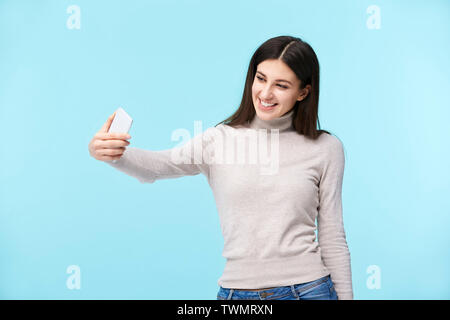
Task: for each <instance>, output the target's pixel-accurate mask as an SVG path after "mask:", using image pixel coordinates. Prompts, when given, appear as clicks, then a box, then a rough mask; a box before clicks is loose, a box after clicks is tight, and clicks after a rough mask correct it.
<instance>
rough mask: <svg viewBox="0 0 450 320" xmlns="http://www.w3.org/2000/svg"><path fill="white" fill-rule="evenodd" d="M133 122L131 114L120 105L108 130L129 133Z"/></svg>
mask: <svg viewBox="0 0 450 320" xmlns="http://www.w3.org/2000/svg"><path fill="white" fill-rule="evenodd" d="M132 123H133V119H132V118H131V117H130V116H129V114H128V113H126V112H125V110H123V109H122V108H120V107H119V108H118V109H117V110H116V115H115V116H114V120H113V122H112V123H111V126H110V127H109V131H108V132H119V133H128V131H129V130H130V128H131V124H132Z"/></svg>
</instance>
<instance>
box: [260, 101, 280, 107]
mask: <svg viewBox="0 0 450 320" xmlns="http://www.w3.org/2000/svg"><path fill="white" fill-rule="evenodd" d="M260 101H261V104H262V105H263V106H264V107H270V106H274V105H275V104H276V103H273V104H269V103H265V102H264V101H262V100H260Z"/></svg>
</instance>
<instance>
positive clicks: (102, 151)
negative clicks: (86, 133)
mask: <svg viewBox="0 0 450 320" xmlns="http://www.w3.org/2000/svg"><path fill="white" fill-rule="evenodd" d="M124 152H125V148H124V147H121V148H115V149H99V150H98V154H99V155H100V156H119V155H122V154H123V153H124Z"/></svg>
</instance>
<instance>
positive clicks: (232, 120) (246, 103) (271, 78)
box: [219, 36, 329, 139]
mask: <svg viewBox="0 0 450 320" xmlns="http://www.w3.org/2000/svg"><path fill="white" fill-rule="evenodd" d="M291 110H293V113H294V114H293V117H292V124H293V127H294V129H295V130H296V131H297V132H298V133H299V134H302V135H304V136H306V137H308V138H311V139H317V138H318V137H319V136H320V135H321V134H322V133H324V132H326V133H328V134H329V132H328V131H326V130H321V129H320V121H319V116H318V112H319V61H318V59H317V56H316V54H315V52H314V50H313V49H312V48H311V46H310V45H309V44H308V43H306V42H304V41H302V40H301V39H300V38H295V37H290V36H279V37H275V38H272V39H269V40H267V41H266V42H264V43H263V44H262V45H261V46H260V47H259V48H258V49H257V50H256V51H255V53H254V54H253V56H252V58H251V60H250V65H249V67H248V71H247V78H246V82H245V87H244V94H243V97H242V100H241V104H240V106H239V108H238V109H237V110H236V112H235V113H234V114H233V115H231V116H230V117H228V118H227V119H225V120H223V121H221V122H219V124H220V123H224V124H226V125H228V126H231V127H237V126H238V125H245V124H246V123H249V122H251V121H252V120H253V118H254V117H255V115H257V116H258V117H259V118H260V119H262V120H271V119H275V118H280V117H281V116H283V115H285V114H287V113H288V112H289V111H291ZM317 126H318V127H319V129H317Z"/></svg>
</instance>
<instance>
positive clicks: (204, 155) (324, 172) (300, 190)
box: [89, 36, 353, 300]
mask: <svg viewBox="0 0 450 320" xmlns="http://www.w3.org/2000/svg"><path fill="white" fill-rule="evenodd" d="M318 102H319V62H318V60H317V57H316V54H315V53H314V50H313V49H312V48H311V46H310V45H309V44H307V43H306V42H304V41H302V40H301V39H299V38H296V37H290V36H279V37H275V38H272V39H269V40H267V41H266V42H264V43H263V44H262V45H261V46H260V47H259V48H258V49H257V50H256V51H255V53H254V54H253V56H252V58H251V60H250V65H249V68H248V72H247V79H246V83H245V88H244V93H243V98H242V101H241V104H240V106H239V108H238V109H237V110H236V112H235V113H234V114H233V115H231V116H230V117H229V118H228V119H226V120H224V121H222V122H220V123H219V124H217V125H216V126H214V127H211V128H208V129H206V130H205V131H204V132H203V133H201V134H199V135H197V136H195V137H194V138H192V139H190V140H189V141H188V142H187V143H186V144H184V145H182V146H177V147H175V148H172V149H167V150H160V151H151V150H143V149H138V148H133V147H128V148H127V146H128V145H129V142H128V141H127V139H128V138H129V136H128V137H127V135H126V134H113V133H111V134H110V133H108V129H109V126H110V124H111V122H112V120H113V117H114V114H113V115H111V116H110V117H109V119H108V120H107V121H106V123H105V124H104V125H103V127H102V129H101V130H100V131H99V132H98V133H97V134H96V135H95V136H94V138H93V139H92V141H91V142H90V144H89V150H90V154H91V155H92V156H93V157H94V158H95V159H97V160H101V161H105V162H106V163H108V164H109V165H111V166H113V167H114V168H116V169H118V170H120V171H122V172H124V173H126V174H128V175H130V176H132V177H135V178H137V179H138V180H139V181H140V182H141V183H153V182H155V181H156V180H158V179H168V178H177V177H181V176H186V175H196V174H199V173H202V174H204V175H205V177H206V178H207V180H208V183H209V185H210V187H211V188H212V190H213V194H214V198H215V200H216V205H217V209H218V213H219V218H220V225H221V229H222V233H223V237H224V249H223V253H222V255H223V256H224V257H225V258H226V259H227V262H226V265H225V270H224V272H223V274H222V276H221V278H220V279H219V280H218V285H219V292H218V294H217V299H232V300H235V299H246V300H249V299H258V300H259V299H279V300H291V299H292V300H306V299H332V300H337V299H340V300H342V299H353V289H352V279H351V266H350V253H349V250H348V246H347V242H346V236H345V231H344V224H343V213H342V200H341V194H342V181H343V175H344V163H345V158H344V150H343V145H342V143H341V141H340V140H339V139H338V138H336V137H335V136H333V135H331V134H330V133H329V132H328V131H325V130H320V123H319V119H318ZM317 123H318V124H319V129H317V128H316V125H317ZM255 137H257V139H256V140H255V139H252V138H255ZM247 142H248V143H247ZM268 145H269V146H270V147H269V148H267V147H268ZM198 150H201V153H200V154H199V153H198ZM236 150H238V152H237V153H236ZM256 150H258V151H256ZM236 155H237V156H238V157H239V160H238V161H236ZM258 156H259V158H258ZM248 158H250V159H251V160H247V159H248ZM255 158H258V159H257V160H259V161H255ZM261 158H263V159H264V160H261ZM243 159H244V161H241V160H243ZM268 159H270V160H268ZM112 160H117V162H114V163H113V162H112ZM262 162H264V163H265V164H266V165H267V164H268V163H269V165H268V166H269V168H270V169H267V166H266V167H265V168H263V166H262V165H261V163H262ZM263 169H265V170H263ZM316 219H317V228H316ZM316 230H317V233H318V239H316V233H315V232H316Z"/></svg>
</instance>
